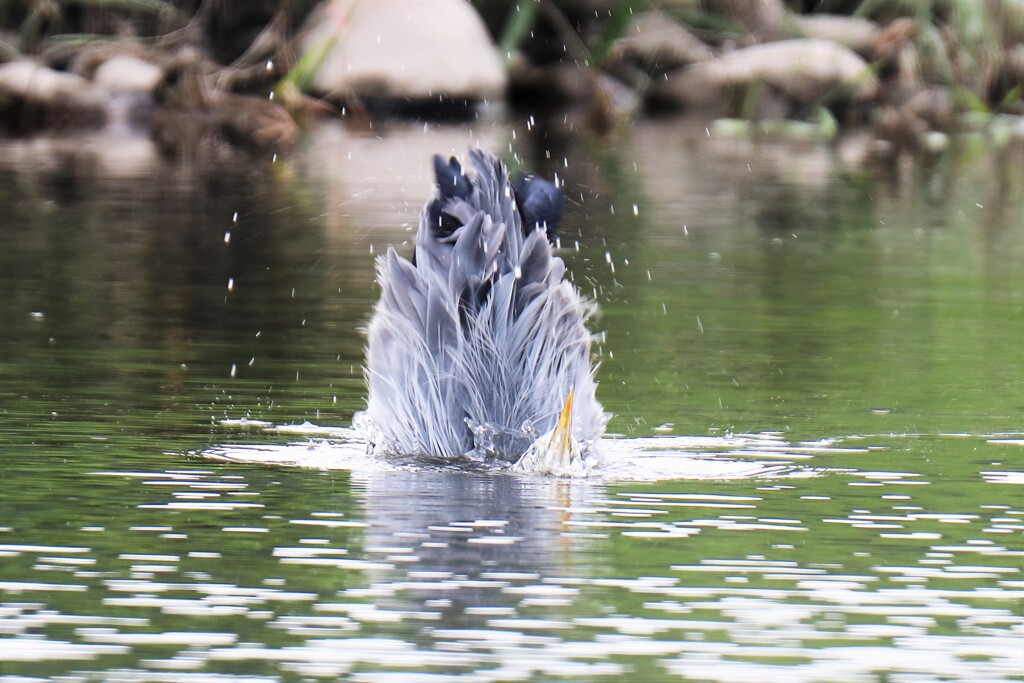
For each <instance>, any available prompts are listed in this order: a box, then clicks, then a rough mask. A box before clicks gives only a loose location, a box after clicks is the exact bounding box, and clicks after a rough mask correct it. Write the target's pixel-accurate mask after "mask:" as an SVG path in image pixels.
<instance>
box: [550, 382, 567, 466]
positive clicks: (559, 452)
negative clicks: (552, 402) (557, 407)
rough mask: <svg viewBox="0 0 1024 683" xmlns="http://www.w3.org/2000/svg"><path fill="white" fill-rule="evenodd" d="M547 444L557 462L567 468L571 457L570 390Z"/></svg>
mask: <svg viewBox="0 0 1024 683" xmlns="http://www.w3.org/2000/svg"><path fill="white" fill-rule="evenodd" d="M549 444H550V445H549V446H548V448H550V449H551V452H552V454H554V455H556V458H555V459H556V460H557V462H559V463H560V464H562V465H564V466H567V465H568V464H569V460H570V458H571V456H572V449H571V444H572V389H570V390H569V396H568V397H567V398H566V399H565V406H564V407H563V408H562V414H561V415H560V416H559V417H558V424H556V425H555V429H554V431H553V432H552V433H551V441H550V442H549Z"/></svg>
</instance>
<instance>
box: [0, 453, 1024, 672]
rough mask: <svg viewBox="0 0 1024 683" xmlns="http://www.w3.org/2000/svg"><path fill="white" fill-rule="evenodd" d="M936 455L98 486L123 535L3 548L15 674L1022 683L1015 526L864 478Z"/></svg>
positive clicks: (231, 470) (910, 481) (94, 530)
mask: <svg viewBox="0 0 1024 683" xmlns="http://www.w3.org/2000/svg"><path fill="white" fill-rule="evenodd" d="M919 438H920V437H899V436H893V437H876V438H871V439H870V444H871V448H868V447H864V448H836V449H835V452H831V449H830V448H829V447H825V446H820V445H819V446H796V447H792V446H787V445H785V444H782V443H780V442H779V440H778V439H777V438H771V437H761V438H755V437H733V438H723V439H721V440H719V443H718V444H717V445H716V444H714V443H713V442H714V441H715V440H714V439H704V440H694V443H693V444H692V445H693V446H694V448H707V449H712V448H713V449H715V450H716V451H725V450H728V452H729V453H730V454H731V455H730V457H731V458H736V459H740V458H743V457H744V456H745V455H746V456H755V455H759V454H757V453H754V452H753V451H752V449H753V448H755V447H756V448H758V449H765V450H766V451H767V452H768V453H769V454H770V455H771V456H772V457H773V458H779V459H783V460H788V459H790V458H797V459H802V462H804V463H810V465H809V467H811V468H814V467H821V464H822V463H823V462H827V461H828V459H830V458H833V457H835V458H839V459H841V461H842V463H843V465H844V467H843V468H842V470H841V471H831V472H823V473H822V476H820V477H812V478H807V477H800V476H797V477H793V476H781V477H779V476H772V473H771V472H759V473H758V472H755V471H751V472H750V473H749V474H748V476H743V475H738V478H736V479H733V480H732V483H729V482H727V481H721V480H719V481H708V480H700V481H690V482H685V481H683V482H680V481H677V482H674V483H671V484H666V483H664V482H663V483H653V484H644V483H641V482H634V483H620V484H610V483H601V482H599V481H597V480H553V479H545V478H523V477H514V476H509V475H495V474H480V473H477V474H473V473H466V472H445V471H437V470H433V471H431V470H429V469H426V468H417V469H414V470H407V469H402V468H395V469H388V468H371V469H368V470H362V469H356V470H352V471H351V477H352V479H351V482H348V481H342V480H338V479H337V476H338V475H337V474H328V473H318V472H311V471H308V470H289V469H283V470H282V469H269V470H268V469H257V470H252V469H249V468H241V467H238V466H230V467H228V466H225V467H224V468H223V469H221V468H220V467H216V468H199V467H196V466H195V465H190V464H189V463H179V464H178V465H177V467H176V468H175V469H170V470H163V471H157V470H154V471H118V470H111V471H96V472H92V473H90V474H89V475H87V481H96V480H99V479H114V480H117V481H120V482H123V483H124V484H125V485H124V486H122V487H121V488H122V491H123V496H124V498H125V499H128V500H132V501H134V502H133V506H132V507H131V508H130V509H128V510H126V511H125V514H124V515H123V516H122V517H121V518H119V519H118V518H114V519H110V520H109V521H108V522H107V524H106V525H104V526H82V527H80V528H77V529H70V530H68V531H66V532H65V533H63V534H62V536H61V538H63V539H64V542H65V543H64V544H62V545H47V544H44V543H42V542H41V541H42V540H43V539H38V540H40V542H39V543H36V542H35V541H36V540H37V539H36V538H31V537H26V536H24V535H20V536H15V535H14V533H13V532H14V529H12V528H7V529H6V530H5V531H6V533H4V534H3V539H4V542H3V543H2V544H0V553H2V554H3V556H4V558H5V562H6V564H7V565H8V566H13V567H18V568H20V570H19V571H18V572H17V578H14V579H9V580H4V581H3V582H2V588H3V590H4V598H3V601H2V603H0V632H2V633H3V634H4V636H5V637H4V638H3V639H0V654H2V658H3V661H4V662H5V670H4V673H10V674H11V675H16V674H17V673H18V672H21V671H45V670H46V669H45V668H43V669H39V668H33V667H37V666H39V665H41V664H44V663H47V662H49V663H53V664H54V665H55V668H54V669H53V670H60V671H63V672H64V674H65V675H68V676H70V679H65V678H63V677H62V678H61V680H101V679H102V680H125V681H127V680H143V681H163V680H188V679H187V678H181V677H182V676H187V675H189V674H193V673H194V674H195V676H196V677H197V680H199V679H202V680H233V681H234V680H237V679H236V678H235V677H234V676H235V675H236V674H241V675H244V676H246V678H245V680H256V681H270V680H278V678H279V677H280V676H284V677H286V678H287V677H288V676H290V675H299V676H306V677H314V678H316V677H350V678H351V680H358V681H391V680H408V678H407V677H408V676H409V675H410V672H411V671H421V672H424V673H426V672H433V673H434V674H435V675H440V676H441V678H440V680H449V679H450V680H534V679H535V678H536V677H542V678H550V677H555V678H567V679H571V680H579V679H586V680H593V679H602V680H605V679H607V680H613V679H622V680H637V678H636V676H637V675H638V674H639V675H642V676H643V677H644V678H643V680H658V679H663V678H670V677H673V676H675V677H679V676H681V677H683V678H684V679H686V680H691V679H692V680H714V681H740V680H764V681H821V680H842V681H852V680H879V678H878V677H882V676H885V677H890V676H897V677H901V676H902V677H908V678H907V680H928V679H942V680H955V681H978V680H992V681H1003V680H1005V681H1010V680H1017V679H1018V678H1019V675H1020V672H1021V670H1022V669H1021V667H1022V665H1024V651H1022V650H1021V648H1020V642H1021V638H1022V637H1024V617H1022V615H1021V614H1020V612H1019V604H1020V601H1021V599H1022V598H1024V576H1022V571H1021V564H1022V561H1021V558H1022V557H1024V546H1022V544H1021V543H1020V539H1021V536H1022V535H1024V534H1022V532H1024V509H1021V508H1020V507H1019V506H1014V505H1010V504H1005V503H995V502H987V503H983V504H975V505H964V503H963V502H958V501H957V497H956V496H951V495H950V494H951V493H952V489H953V488H955V487H952V486H950V485H948V484H944V483H943V482H941V481H933V480H932V477H931V476H930V475H928V474H927V473H925V472H914V471H895V470H893V471H888V470H876V469H857V468H854V467H849V465H850V464H851V463H853V462H857V461H858V460H863V459H870V458H872V457H873V456H872V454H878V453H881V452H888V453H892V452H895V451H899V450H906V449H908V448H918V447H921V446H922V445H924V446H925V447H926V448H930V449H933V450H937V449H942V448H946V447H953V448H956V449H959V450H965V449H970V448H976V447H979V446H980V447H984V446H985V444H986V442H985V441H984V440H982V439H977V438H970V437H964V436H956V437H945V438H939V439H937V440H936V439H931V440H926V441H931V442H932V443H930V444H915V443H914V441H915V440H916V439H919ZM670 443H673V444H674V443H675V440H670ZM645 446H648V447H649V445H645ZM989 447H990V448H1000V446H999V445H998V444H990V445H989ZM1003 447H1004V448H1005V446H1003ZM301 448H305V449H306V450H307V451H308V454H307V455H296V456H294V458H292V457H291V456H289V458H291V460H290V462H289V464H304V465H314V464H315V460H303V459H304V458H316V457H321V456H322V454H318V450H320V449H321V446H317V445H310V446H306V447H301V446H298V445H296V446H290V447H285V448H284V449H281V450H279V451H273V450H268V451H267V452H269V453H278V454H280V453H283V452H284V451H287V450H289V449H290V450H292V451H297V450H300V449H301ZM633 448H636V449H639V448H641V446H639V445H635V444H634V445H633ZM787 449H788V450H791V451H792V452H791V453H787V452H786V451H787ZM254 450H255V449H252V448H241V449H238V450H237V451H234V452H233V454H234V455H235V456H236V457H241V456H240V455H239V453H251V452H253V451H254ZM229 451H230V449H226V450H225V451H224V452H223V453H221V455H222V456H227V455H231V454H232V453H231V452H229ZM1005 454H1006V453H1004V455H1005ZM674 457H676V458H680V457H684V456H681V455H680V454H678V453H676V454H675V456H674ZM693 457H697V458H699V457H701V456H693ZM868 464H870V463H868ZM712 471H713V472H714V470H712ZM766 475H768V476H766ZM1019 475H1020V473H1017V476H1018V477H1019ZM338 487H343V488H345V489H350V490H351V493H352V496H351V497H348V496H347V495H346V496H339V495H338V494H337V493H332V491H334V490H335V489H337V488H338ZM922 487H923V488H922ZM932 488H937V489H939V491H935V492H933V491H931V490H930V489H932ZM1011 488H1013V487H1012V486H1005V487H1004V490H1006V489H1011ZM1011 493H1012V492H1011V491H1009V490H1007V491H1006V494H1007V495H1006V496H1000V495H999V494H1000V491H999V490H997V491H994V492H993V498H994V499H1000V498H1001V499H1002V500H1009V496H1010V494H1011ZM936 495H937V497H936ZM936 500H946V501H948V502H946V503H939V504H936ZM922 503H924V505H922ZM142 520H145V523H141V521H142ZM126 541H127V542H126ZM111 544H112V545H111ZM8 576H10V574H8ZM57 663H59V666H56V665H57ZM218 672H219V673H220V674H222V675H218ZM228 672H232V673H231V675H229V674H228ZM442 674H443V675H442ZM12 680H13V679H12ZM431 680H433V679H431Z"/></svg>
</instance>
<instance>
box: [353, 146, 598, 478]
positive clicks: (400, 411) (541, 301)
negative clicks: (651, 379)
mask: <svg viewBox="0 0 1024 683" xmlns="http://www.w3.org/2000/svg"><path fill="white" fill-rule="evenodd" d="M469 161H470V165H471V168H467V169H464V168H463V167H462V165H461V164H460V163H459V161H458V160H457V159H456V158H455V157H451V158H450V159H448V160H445V159H444V158H442V157H440V156H436V157H435V158H434V175H435V179H436V186H435V189H434V193H433V196H432V197H431V199H430V200H429V201H428V202H427V203H426V206H425V207H424V209H423V211H422V213H421V215H420V223H419V228H418V230H417V233H416V241H415V253H414V255H413V257H412V258H411V259H406V258H404V257H402V256H400V255H399V254H398V252H397V251H396V250H395V249H394V248H393V247H391V248H389V249H388V251H387V253H386V254H383V255H381V256H379V257H378V258H377V263H376V266H377V282H378V283H379V285H380V288H381V293H380V299H379V301H378V302H377V304H376V306H375V308H374V310H373V314H372V317H371V319H370V322H369V325H368V327H367V330H366V332H367V350H366V365H365V378H366V382H367V388H368V397H367V407H366V410H365V411H364V412H363V414H362V416H361V417H360V419H359V422H360V423H361V425H362V428H363V431H364V433H366V435H367V438H368V440H369V441H370V444H371V447H372V448H373V449H374V450H375V451H378V452H384V453H396V454H415V455H427V456H434V457H437V458H441V459H443V460H445V461H452V462H458V461H459V460H460V459H462V460H467V459H468V460H469V461H478V462H487V463H490V464H494V463H496V464H498V465H501V466H507V467H509V468H510V469H512V470H516V471H522V472H529V473H534V474H553V475H559V476H572V475H580V474H585V473H587V472H588V471H589V469H590V468H591V467H592V466H593V464H594V463H595V462H596V460H597V452H596V448H595V444H596V442H597V440H598V439H599V437H600V436H601V434H602V432H603V431H604V426H605V422H606V420H607V418H606V416H605V414H604V412H603V410H602V408H601V404H600V403H598V401H597V398H596V396H595V389H596V382H595V379H594V375H595V372H596V366H595V364H594V362H593V360H592V358H591V342H592V335H591V333H590V331H589V330H588V328H587V323H588V320H589V319H590V318H591V316H592V315H593V313H594V312H595V305H594V304H593V303H592V302H589V301H587V300H585V299H583V298H582V297H581V296H580V293H579V292H578V290H577V289H576V287H575V286H574V285H573V283H572V282H570V281H569V280H567V279H566V271H565V264H564V262H563V261H562V259H561V258H560V257H558V256H556V255H554V254H553V252H552V241H553V240H554V238H555V231H556V230H557V228H558V223H559V220H560V218H561V215H562V202H563V199H562V195H561V192H560V190H559V189H558V187H557V186H556V185H555V184H554V183H552V182H550V181H548V180H546V179H544V178H540V177H537V176H524V177H521V178H518V179H517V180H516V181H515V182H513V181H512V180H511V179H510V177H509V174H508V171H507V169H506V168H505V165H504V164H503V163H502V162H501V161H499V160H498V159H497V158H495V157H494V156H492V155H491V154H489V153H487V152H484V151H481V150H477V149H474V150H471V151H470V153H469Z"/></svg>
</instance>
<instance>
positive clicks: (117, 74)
mask: <svg viewBox="0 0 1024 683" xmlns="http://www.w3.org/2000/svg"><path fill="white" fill-rule="evenodd" d="M163 75H164V72H163V69H161V68H160V67H159V66H157V65H156V64H153V63H151V62H147V61H145V60H143V59H139V58H138V57H130V56H128V55H118V56H116V57H112V58H110V59H108V60H107V61H105V62H103V64H102V65H100V67H99V68H98V69H96V75H95V76H93V83H95V84H96V85H98V86H100V87H101V88H103V89H105V90H107V91H108V92H111V93H132V92H142V93H152V92H153V90H154V89H155V88H156V85H157V83H159V82H160V79H161V78H163Z"/></svg>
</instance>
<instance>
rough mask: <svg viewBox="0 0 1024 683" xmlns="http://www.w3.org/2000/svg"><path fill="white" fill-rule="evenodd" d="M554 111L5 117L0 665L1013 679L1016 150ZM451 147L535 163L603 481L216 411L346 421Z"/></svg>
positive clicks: (1020, 301)
mask: <svg viewBox="0 0 1024 683" xmlns="http://www.w3.org/2000/svg"><path fill="white" fill-rule="evenodd" d="M559 121H560V120H559ZM559 121H555V122H553V123H551V124H550V125H534V124H536V123H537V122H536V121H535V122H533V123H532V124H531V125H530V126H527V124H526V122H525V121H522V122H519V121H516V120H513V121H511V122H510V123H505V122H500V121H490V120H489V121H486V122H483V123H478V124H476V125H475V126H468V127H458V126H456V127H437V126H427V127H423V126H420V125H417V126H401V125H396V126H392V127H390V128H385V129H381V130H376V131H374V134H372V135H366V134H357V133H354V132H351V131H346V130H344V129H342V128H338V127H334V126H325V127H323V128H322V129H320V130H317V131H315V132H314V133H313V134H311V136H310V138H309V139H308V140H307V142H306V145H305V146H304V147H303V148H302V149H301V150H300V151H299V152H297V153H296V154H295V155H293V156H292V157H290V158H279V159H277V160H276V161H272V160H270V159H266V160H253V159H251V158H249V159H244V158H238V159H235V160H231V159H228V160H221V161H220V162H218V163H217V164H213V163H212V162H209V161H207V162H206V163H203V164H198V165H190V164H188V163H186V162H170V161H166V160H160V159H158V158H157V157H155V156H153V155H152V154H151V150H149V149H148V147H147V145H146V143H144V142H136V143H133V146H124V145H110V144H86V143H81V142H78V141H71V142H68V143H62V144H53V143H44V142H38V141H37V142H29V143H9V142H8V143H4V145H3V154H2V155H0V158H2V159H3V160H4V161H3V162H2V163H0V175H2V179H3V181H4V182H3V183H2V184H0V188H3V189H2V190H0V209H2V213H3V215H5V216H7V218H6V219H5V220H4V221H3V222H2V223H0V237H2V239H3V243H4V245H5V247H4V249H3V250H0V286H2V287H3V291H4V296H3V297H2V298H0V454H2V457H3V462H4V474H5V476H4V477H3V478H2V479H0V510H2V515H0V591H2V595H0V635H2V637H0V662H2V663H0V681H4V682H5V683H6V681H11V682H13V681H25V680H32V681H34V680H52V681H99V680H103V681H188V680H196V681H199V680H202V681H217V680H223V681H233V682H237V681H260V682H262V681H299V680H310V679H313V680H317V679H327V680H330V679H339V678H340V679H346V680H354V681H373V682H376V681H403V682H404V681H417V680H423V681H432V682H433V681H492V680H502V681H509V680H524V681H531V680H538V681H539V680H545V681H546V680H572V681H577V680H608V681H616V680H621V681H637V680H643V681H659V680H666V681H667V680H673V681H676V680H684V681H685V680H692V681H751V680H765V681H770V680H778V681H923V680H937V679H941V680H950V681H965V682H966V681H971V682H975V681H1020V680H1024V675H1022V673H1021V672H1022V671H1024V648H1022V647H1021V643H1022V642H1024V616H1022V613H1021V607H1020V606H1021V604H1022V601H1024V575H1022V566H1024V507H1022V503H1021V500H1022V498H1021V486H1022V485H1024V451H1022V448H1024V425H1022V420H1021V414H1022V406H1024V398H1022V393H1021V392H1022V385H1021V378H1022V377H1024V373H1022V370H1024V354H1022V351H1021V345H1020V343H1019V340H1020V339H1021V338H1022V336H1024V315H1022V313H1024V247H1022V246H1021V245H1022V244H1024V234H1022V233H1024V225H1022V224H1021V222H1020V220H1019V216H1020V215H1021V214H1022V210H1024V190H1022V189H1021V188H1022V187H1024V183H1022V182H1021V181H1022V178H1021V175H1022V172H1021V169H1022V168H1024V166H1022V164H1021V161H1022V160H1021V150H1020V149H1014V148H1005V149H998V148H995V147H993V146H991V145H989V144H986V142H985V141H984V140H983V139H980V138H965V139H963V140H960V141H957V143H956V144H955V145H954V146H953V148H952V149H951V150H950V151H949V152H948V153H947V154H946V155H945V156H943V157H939V158H935V159H932V160H917V161H913V160H908V159H902V160H898V161H896V162H893V163H883V162H879V161H877V160H872V159H870V158H868V157H869V155H868V151H869V147H868V146H867V145H866V144H865V143H864V141H861V140H858V139H855V138H853V139H848V140H843V141H841V142H839V143H837V144H835V145H819V144H809V143H790V142H786V143H783V142H778V141H776V142H771V141H769V142H761V143H759V144H752V143H751V142H750V141H748V140H745V139H743V140H741V139H735V138H724V137H721V136H717V135H713V134H712V135H709V134H708V133H707V132H706V131H705V130H704V129H703V128H702V127H687V126H683V125H680V124H678V123H677V122H664V123H662V122H655V123H642V124H639V125H637V126H636V127H635V128H633V129H632V130H630V131H628V132H625V133H623V134H622V135H621V136H620V137H618V138H612V139H608V140H596V139H592V138H588V137H586V136H583V135H575V134H566V131H565V130H564V129H563V127H562V126H561V125H560V124H559ZM513 129H514V131H515V132H514V133H513ZM471 144H481V145H483V146H486V147H487V148H489V149H492V150H495V151H497V152H502V153H504V155H505V158H506V159H507V160H508V161H509V163H511V164H513V165H515V164H521V165H522V166H523V167H524V168H529V169H534V170H540V171H542V172H544V173H546V174H549V175H550V174H553V173H558V174H559V176H560V177H561V178H563V179H564V180H565V182H566V187H567V190H568V193H569V196H570V200H571V201H570V203H569V216H567V218H566V221H565V223H566V225H565V228H564V234H563V237H562V247H563V250H562V255H563V257H564V258H565V259H566V261H567V264H568V266H569V268H570V270H571V272H572V273H573V276H574V278H575V281H576V282H577V284H578V285H579V286H580V288H581V289H582V290H583V291H585V292H589V293H590V294H591V295H592V296H593V297H595V298H596V300H597V301H598V303H599V304H600V306H601V309H602V312H603V313H602V316H601V317H600V319H599V320H598V322H597V325H598V330H601V331H604V332H605V333H606V334H605V341H604V342H603V343H602V344H601V345H600V356H601V363H602V365H601V369H600V373H599V377H600V379H601V386H600V388H599V397H600V399H601V400H602V402H603V403H604V405H605V407H606V409H608V410H609V411H610V412H612V413H613V415H614V417H613V418H612V420H611V422H610V424H609V430H610V432H611V433H612V436H613V437H614V438H612V439H611V440H609V441H608V442H607V443H606V444H605V446H604V448H605V449H606V451H607V452H608V455H609V460H610V465H609V467H608V468H607V469H606V471H604V472H602V473H601V476H597V477H593V478H591V479H588V480H577V481H555V480H549V479H543V478H531V477H522V476H511V475H508V474H504V473H493V472H467V471H457V470H454V469H444V468H438V467H436V466H431V467H427V466H423V465H422V464H418V463H416V462H409V461H380V460H379V459H372V458H367V457H366V456H365V453H364V451H362V450H361V449H360V448H358V447H354V445H353V443H352V441H351V438H350V436H351V435H349V434H348V433H347V432H345V431H344V430H342V431H339V432H327V433H324V432H323V430H322V429H321V430H317V431H316V432H315V433H313V432H310V431H309V430H308V429H307V430H302V429H292V430H288V429H282V430H278V431H276V432H268V431H266V430H265V429H263V428H262V427H260V426H258V425H255V424H253V425H250V426H248V427H243V426H240V424H239V421H240V420H243V419H250V420H261V421H264V422H266V423H268V424H270V425H274V426H282V425H290V424H301V423H303V422H304V421H309V422H310V423H314V424H315V425H318V426H320V427H339V428H344V427H346V426H347V425H349V424H350V422H351V418H352V415H353V413H354V412H355V411H357V410H359V409H361V408H362V407H363V405H364V404H363V396H364V394H363V386H362V378H361V368H360V364H361V359H362V343H363V341H362V337H361V335H360V332H359V326H360V325H361V324H363V323H365V321H366V320H367V319H368V317H369V311H370V307H371V306H372V304H373V301H374V300H375V298H376V289H375V287H374V284H373V257H374V255H375V254H377V253H380V252H381V251H382V250H383V249H384V248H386V246H387V245H389V244H397V245H402V244H403V242H407V241H408V240H409V239H411V234H412V229H413V226H414V225H415V223H416V221H417V218H418V212H419V210H420V207H421V206H422V203H423V201H424V199H425V197H426V195H427V193H428V192H429V183H430V175H429V174H430V166H429V155H430V154H432V153H434V152H442V153H450V152H451V153H460V154H461V153H463V152H464V149H465V148H466V147H467V146H469V145H471ZM399 248H403V247H402V246H400V247H399ZM405 248H408V245H407V244H406V246H405Z"/></svg>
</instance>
